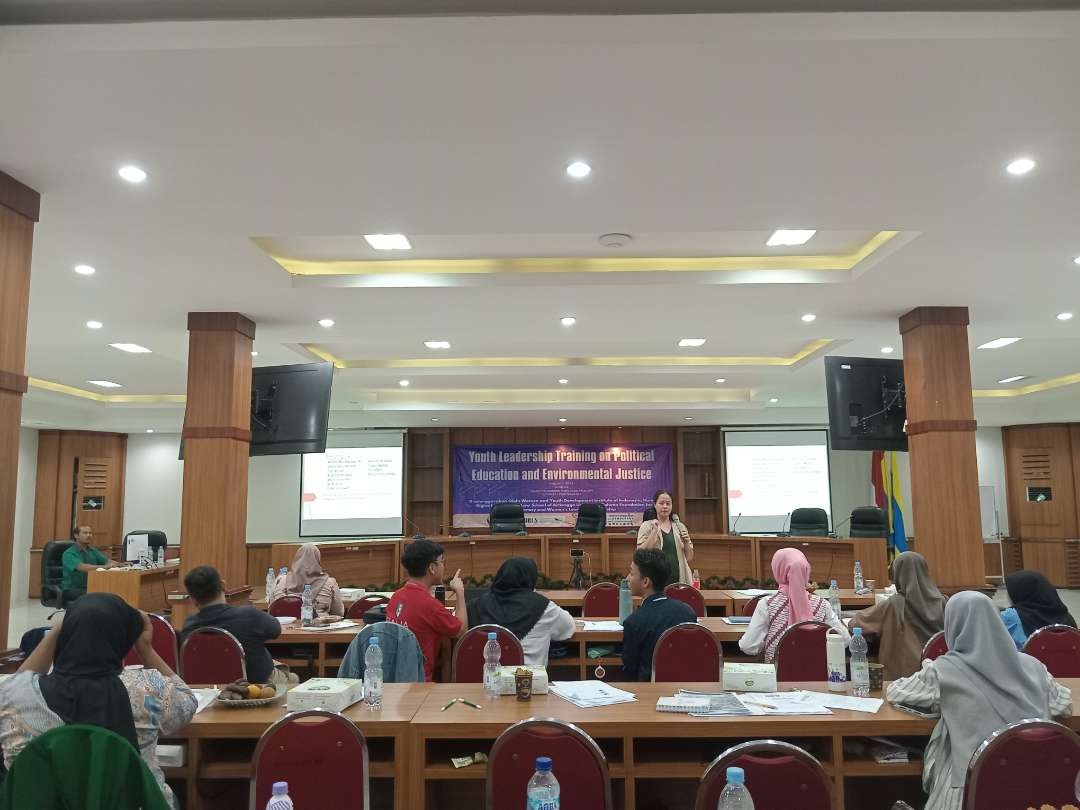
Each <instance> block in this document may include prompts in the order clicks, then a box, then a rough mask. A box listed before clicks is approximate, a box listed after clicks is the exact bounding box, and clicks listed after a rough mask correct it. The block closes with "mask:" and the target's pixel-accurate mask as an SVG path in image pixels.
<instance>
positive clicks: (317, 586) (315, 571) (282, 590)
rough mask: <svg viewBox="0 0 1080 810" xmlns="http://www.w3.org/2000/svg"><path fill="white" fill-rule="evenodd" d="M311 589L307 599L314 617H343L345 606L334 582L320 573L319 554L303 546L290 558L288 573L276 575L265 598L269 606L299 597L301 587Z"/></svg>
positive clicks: (302, 592) (314, 546) (310, 547)
mask: <svg viewBox="0 0 1080 810" xmlns="http://www.w3.org/2000/svg"><path fill="white" fill-rule="evenodd" d="M305 585H310V586H311V596H312V599H313V600H314V603H315V613H316V615H318V616H338V617H340V616H344V615H345V605H344V603H343V602H342V601H341V588H339V587H338V583H337V580H336V579H334V578H333V577H332V576H329V575H328V574H325V573H323V570H322V553H321V552H320V551H319V547H318V546H317V545H315V544H314V543H304V545H302V546H300V548H298V549H297V550H296V554H295V556H293V561H292V567H291V568H290V569H289V573H288V574H285V575H280V574H279V575H278V578H277V579H276V580H275V581H274V588H273V590H272V591H270V593H268V594H267V596H266V604H267V606H269V604H270V603H271V602H273V601H274V600H275V599H279V598H281V597H282V596H303V595H304V586H305Z"/></svg>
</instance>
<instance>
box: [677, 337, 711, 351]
mask: <svg viewBox="0 0 1080 810" xmlns="http://www.w3.org/2000/svg"><path fill="white" fill-rule="evenodd" d="M704 345H705V338H683V339H682V340H680V341H679V348H681V349H686V348H691V349H693V348H697V347H698V346H704Z"/></svg>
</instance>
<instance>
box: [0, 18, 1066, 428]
mask: <svg viewBox="0 0 1080 810" xmlns="http://www.w3.org/2000/svg"><path fill="white" fill-rule="evenodd" d="M24 5H25V4H24ZM42 5H43V6H45V7H51V8H52V9H53V10H55V11H56V13H57V14H58V15H60V16H58V17H57V19H69V18H70V19H74V17H64V16H62V15H63V14H69V13H70V14H74V13H75V11H77V10H78V9H79V8H80V7H82V8H85V6H84V4H82V3H78V2H69V3H44V4H42ZM102 5H103V6H111V7H113V8H120V7H122V6H124V5H125V4H123V3H113V4H102ZM151 5H155V4H151ZM168 5H169V4H167V3H162V4H160V6H161V7H164V6H168ZM237 5H243V4H237ZM253 6H254V4H249V7H253ZM5 7H6V6H5ZM63 9H67V10H68V11H66V12H65V11H63ZM238 16H245V15H238ZM24 19H28V18H24ZM1078 46H1080V12H1049V11H1048V12H1038V13H1022V14H1021V13H967V14H950V13H934V14H884V13H882V14H792V15H785V14H773V15H756V14H742V15H736V16H724V15H699V16H685V15H684V16H649V17H630V16H623V17H606V18H600V17H588V16H575V17H559V16H549V17H531V18H530V17H495V18H460V17H458V18H453V17H448V18H439V19H425V18H416V19H336V20H291V21H268V20H262V21H246V22H172V23H143V24H129V25H109V24H99V25H92V26H85V25H34V26H26V27H22V26H12V25H9V26H6V27H0V98H2V99H3V124H2V126H0V170H3V171H6V172H8V173H9V174H11V175H13V176H15V177H16V178H18V179H19V180H21V181H23V182H25V183H27V184H28V185H30V186H32V187H34V188H36V189H38V190H39V191H40V192H41V193H42V216H41V223H40V224H39V226H38V228H37V231H36V237H35V246H34V261H33V278H32V289H31V304H30V307H31V311H30V322H29V336H28V373H29V374H30V375H31V376H32V377H33V378H35V379H36V380H42V381H46V382H48V383H52V384H58V385H61V386H71V387H74V388H76V389H80V390H84V391H92V392H93V393H94V394H95V395H106V396H107V395H110V394H116V395H119V396H123V397H126V396H136V397H148V398H149V400H148V401H142V402H106V401H95V400H92V399H88V398H86V397H83V396H72V395H70V393H58V392H56V391H55V390H46V389H44V388H42V387H33V388H32V389H31V391H30V393H29V394H28V395H27V397H26V400H25V406H24V411H25V414H24V417H25V419H24V421H25V423H26V424H28V425H30V426H34V427H44V426H59V427H70V428H75V427H85V428H98V429H115V430H125V431H141V430H144V429H149V428H153V429H155V430H162V431H164V430H173V431H175V430H177V429H178V428H179V426H180V424H181V421H182V404H179V403H178V402H177V401H176V398H177V396H178V395H182V394H183V391H184V386H185V375H186V370H185V367H186V346H187V336H186V332H185V328H186V326H185V324H186V314H187V312H189V311H201V310H223V311H224V310H235V311H239V312H242V313H244V314H245V315H247V316H248V317H250V318H252V319H253V320H254V321H255V322H256V323H257V335H256V341H255V343H256V349H257V350H258V351H259V356H258V358H256V363H257V364H265V365H271V364H279V363H293V362H304V361H309V360H311V359H314V358H316V357H320V356H322V357H333V358H335V359H336V360H337V361H339V363H340V365H341V368H339V370H338V371H337V373H336V377H335V385H334V401H333V414H332V424H335V425H336V426H339V427H346V426H348V427H352V426H416V425H431V424H433V423H432V421H431V420H432V419H438V420H439V424H440V425H443V426H447V425H449V426H452V425H557V424H567V425H579V424H580V425H584V424H680V425H682V424H687V421H686V417H688V416H689V417H691V418H692V420H693V424H755V423H790V424H808V423H821V422H822V421H823V420H824V418H825V408H824V405H825V394H824V386H823V364H822V357H823V356H824V355H825V354H829V353H833V354H850V355H866V356H881V355H880V354H879V352H880V348H881V347H882V346H886V345H888V346H893V347H895V348H896V351H895V353H893V354H892V355H891V356H892V357H901V356H902V352H901V344H900V339H899V336H898V334H897V319H898V317H899V316H900V315H901V314H903V313H904V312H906V311H908V310H909V309H911V308H912V307H915V306H920V305H935V306H955V305H959V306H967V307H969V308H970V312H971V322H972V323H971V329H970V336H971V343H972V346H973V347H974V346H975V345H977V344H980V343H982V342H984V341H987V340H990V339H992V338H996V337H1000V336H1017V337H1022V338H1023V340H1022V341H1020V342H1019V343H1016V344H1013V345H1012V346H1008V347H1006V348H1003V349H998V350H993V351H989V350H975V349H974V348H973V350H972V376H973V380H972V383H973V387H974V388H975V389H978V390H979V391H987V390H992V391H999V392H1000V391H1002V390H1006V391H1008V392H1009V393H1012V392H1013V391H1014V390H1017V389H1021V388H1022V387H1023V386H1025V385H1036V386H1038V385H1040V384H1042V383H1046V382H1049V381H1054V380H1058V379H1059V378H1062V377H1066V376H1067V375H1073V374H1077V373H1078V372H1080V267H1078V266H1077V265H1076V264H1074V263H1073V258H1074V257H1077V256H1080V228H1078V225H1077V220H1076V212H1077V211H1080V158H1078V157H1077V151H1076V148H1075V146H1076V137H1077V132H1080V108H1078V107H1077V105H1076V103H1075V100H1076V99H1075V82H1074V81H1073V79H1074V77H1075V76H1077V75H1080V47H1078ZM1019 155H1030V156H1031V157H1033V158H1035V159H1036V160H1037V161H1038V166H1037V167H1036V169H1035V170H1034V171H1033V172H1031V173H1030V174H1029V175H1027V176H1024V177H1020V178H1018V177H1011V176H1009V175H1008V174H1006V173H1005V170H1004V166H1005V164H1006V163H1007V162H1009V161H1010V160H1012V159H1013V158H1015V157H1017V156H1019ZM577 159H584V160H587V161H588V162H589V163H590V164H591V165H592V168H593V172H592V174H591V175H590V176H589V177H588V178H586V179H584V180H578V181H575V180H572V179H570V178H568V177H567V176H566V174H565V172H564V168H565V166H566V165H567V164H568V163H570V162H571V161H573V160H577ZM125 163H136V164H138V165H140V166H142V167H143V168H145V169H146V170H147V171H148V172H149V173H150V177H149V179H148V180H147V181H146V182H145V183H144V184H142V185H139V186H132V185H129V184H127V183H125V182H123V181H122V180H120V179H119V178H118V177H117V175H116V170H117V168H118V167H119V166H120V165H123V164H125ZM777 227H796V228H817V229H818V230H819V233H818V234H817V235H816V236H815V237H814V239H812V240H811V241H810V242H808V243H807V244H806V245H804V246H802V247H799V248H784V249H775V250H774V249H771V248H768V247H766V246H765V244H764V241H765V239H766V238H767V236H768V234H769V233H770V232H771V231H772V230H773V229H774V228H777ZM886 231H887V232H893V231H895V232H896V235H895V238H891V239H890V240H889V241H887V242H885V243H883V244H881V245H880V246H877V247H875V249H874V250H873V251H872V252H871V253H870V254H868V255H866V256H864V257H862V258H859V259H858V260H857V261H853V262H847V263H846V264H845V263H844V262H840V263H837V262H835V261H833V262H828V261H822V260H819V259H818V258H817V257H821V256H825V255H829V256H832V257H833V258H836V257H843V256H850V255H853V254H852V251H855V250H857V249H858V247H859V246H860V245H863V244H865V243H866V240H867V239H870V238H872V237H873V235H875V234H878V233H881V232H886ZM378 232H402V233H405V234H408V235H409V236H410V237H411V238H412V241H413V244H414V250H413V251H410V252H408V253H406V254H404V255H402V254H398V253H393V254H386V253H380V252H376V251H373V250H371V249H370V248H369V247H367V245H366V243H364V242H363V240H362V238H361V236H362V234H365V233H378ZM609 232H621V233H628V234H631V235H632V236H633V240H632V241H631V242H629V243H628V244H627V245H626V246H624V247H622V248H616V249H612V248H607V247H604V246H602V245H601V244H600V243H599V242H598V241H597V238H598V236H600V235H601V234H605V233H609ZM283 256H284V257H287V258H291V259H294V260H300V261H302V262H304V265H303V266H304V267H306V268H308V269H312V268H315V269H318V272H319V273H322V272H323V270H325V268H327V267H330V266H331V265H330V263H331V262H335V261H336V262H347V263H348V264H343V265H334V266H336V267H339V268H340V267H345V268H346V270H345V271H343V272H341V273H338V272H334V273H329V274H325V275H322V274H314V275H312V274H307V275H301V274H293V273H290V272H289V271H288V269H287V267H292V266H291V265H288V263H287V262H285V263H283V262H282V261H281V260H282V257H283ZM733 256H735V257H742V258H743V259H745V261H743V262H742V264H740V265H739V266H738V267H729V266H728V264H730V262H728V259H729V258H730V257H733ZM694 257H705V261H704V265H705V266H704V268H697V269H685V266H684V265H683V264H680V260H682V259H688V258H689V259H691V260H692V259H694ZM776 257H782V258H776ZM402 259H404V260H412V261H414V262H418V263H414V264H412V265H385V264H378V265H372V264H370V263H371V262H374V261H378V262H386V261H397V260H402ZM455 259H465V260H479V259H485V260H491V261H490V262H488V263H486V264H483V266H484V267H485V268H488V269H486V270H483V271H482V272H473V271H470V272H464V273H463V272H458V270H459V269H460V268H458V267H457V266H456V265H454V264H453V263H452V262H450V261H448V260H455ZM631 259H633V260H637V259H644V261H637V262H636V264H635V263H634V262H631V261H629V260H631ZM534 260H535V261H540V262H542V263H544V266H545V267H548V269H550V270H551V272H530V271H529V270H528V268H529V267H536V266H539V265H530V264H528V261H534ZM559 262H561V263H559ZM78 263H88V264H91V265H93V266H94V267H96V268H97V273H96V274H95V275H93V276H89V277H84V276H79V275H76V274H75V273H74V272H73V271H72V268H73V266H74V265H75V264H78ZM631 264H634V268H633V269H632V270H627V269H626V268H627V267H629V266H630V265H631ZM821 264H824V265H828V267H827V268H826V269H821V268H815V265H821ZM848 264H850V265H851V266H847V265H848ZM549 265H550V267H549ZM622 265H625V266H622ZM515 268H516V269H515ZM522 268H525V269H524V270H523V269H522ZM294 269H295V268H294ZM1072 310H1075V311H1076V312H1077V318H1075V319H1074V320H1072V321H1064V322H1063V321H1059V320H1057V319H1056V318H1055V315H1056V314H1057V313H1058V312H1061V311H1072ZM807 312H810V313H814V314H815V315H816V316H817V318H816V320H814V321H813V322H812V323H804V322H803V321H802V320H800V316H801V315H802V314H804V313H807ZM564 315H573V316H574V317H576V318H577V323H576V324H575V325H574V326H572V327H564V326H562V325H560V322H559V319H560V317H562V316H564ZM327 317H329V318H333V319H334V320H335V325H334V326H333V328H331V329H324V328H322V327H320V326H318V325H317V323H316V322H317V321H318V320H319V319H320V318H327ZM90 319H95V320H99V321H101V322H103V323H104V328H102V329H100V330H97V331H91V330H88V329H87V328H86V327H85V325H84V324H85V322H86V321H87V320H90ZM683 337H702V338H706V339H707V342H706V344H705V345H704V346H702V347H700V348H695V349H680V348H678V347H677V346H676V343H677V341H678V340H679V339H680V338H683ZM425 340H447V341H450V342H451V344H452V348H451V349H450V350H442V351H432V350H429V349H427V348H425V347H424V345H423V341H425ZM111 342H134V343H139V344H141V345H143V346H147V347H149V348H151V349H152V350H153V353H152V354H144V355H129V354H124V353H122V352H118V351H116V350H114V349H111V348H108V346H107V344H108V343H111ZM688 358H711V359H709V360H701V359H697V360H689V359H688ZM1017 374H1023V375H1029V376H1030V378H1029V379H1026V380H1023V381H1021V382H1019V383H1015V384H1013V385H1007V384H1006V385H1002V384H999V383H998V382H997V381H998V380H999V379H1002V378H1005V377H1008V376H1011V375H1017ZM560 378H563V379H567V380H568V383H567V384H565V385H561V384H559V383H558V380H559V379H560ZM717 378H723V379H724V380H725V381H726V382H724V383H716V382H714V381H715V380H716V379H717ZM91 379H111V380H115V381H117V382H119V383H122V384H123V386H124V387H123V388H122V389H116V390H114V391H105V390H102V389H98V388H95V387H94V386H92V385H89V384H88V383H87V381H88V380H91ZM402 379H408V380H409V381H410V385H409V387H408V388H407V389H406V388H402V387H401V386H399V384H398V383H399V380H402ZM772 398H776V399H777V400H778V401H777V402H775V403H772V402H770V399H772ZM159 400H160V401H159ZM1078 405H1080V385H1077V384H1068V385H1061V386H1060V387H1056V388H1052V389H1051V390H1036V391H1033V392H1032V393H1027V394H1022V395H1015V396H1011V395H1010V396H994V397H989V396H980V397H979V398H977V399H976V411H977V417H978V419H979V422H980V424H986V425H1000V424H1010V423H1015V422H1033V421H1052V420H1073V419H1077V418H1078V417H1080V414H1078V411H1080V408H1078ZM559 417H563V418H566V419H567V422H566V423H559V422H558V421H557V420H558V418H559Z"/></svg>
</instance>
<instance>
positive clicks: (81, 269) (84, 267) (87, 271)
mask: <svg viewBox="0 0 1080 810" xmlns="http://www.w3.org/2000/svg"><path fill="white" fill-rule="evenodd" d="M75 272H76V273H78V274H79V275H80V276H92V275H94V273H96V272H97V270H95V269H94V268H93V267H91V266H90V265H88V264H77V265H75Z"/></svg>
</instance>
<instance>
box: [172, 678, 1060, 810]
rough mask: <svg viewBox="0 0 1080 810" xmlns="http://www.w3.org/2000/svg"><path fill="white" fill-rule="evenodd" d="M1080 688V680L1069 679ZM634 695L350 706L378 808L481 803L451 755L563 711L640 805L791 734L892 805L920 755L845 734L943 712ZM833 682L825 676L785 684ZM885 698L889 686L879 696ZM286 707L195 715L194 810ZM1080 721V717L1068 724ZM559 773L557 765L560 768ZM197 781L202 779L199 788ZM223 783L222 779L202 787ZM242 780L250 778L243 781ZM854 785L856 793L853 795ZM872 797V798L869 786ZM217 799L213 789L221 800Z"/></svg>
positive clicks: (435, 809)
mask: <svg viewBox="0 0 1080 810" xmlns="http://www.w3.org/2000/svg"><path fill="white" fill-rule="evenodd" d="M1062 683H1063V684H1065V685H1066V686H1068V687H1069V688H1070V689H1072V690H1073V691H1074V692H1076V690H1078V689H1080V678H1066V679H1062ZM617 685H618V686H619V687H621V688H623V689H626V690H628V691H630V692H633V693H634V694H635V695H636V697H637V701H636V702H634V703H627V704H620V705H616V706H605V707H599V708H590V709H580V708H578V707H576V706H574V705H573V704H572V703H569V702H567V701H565V700H562V699H561V698H559V697H556V696H555V695H552V694H548V695H534V696H533V698H532V700H530V701H528V702H518V701H517V700H516V699H514V698H513V697H512V696H509V697H503V698H499V699H498V700H495V701H489V700H485V699H484V697H483V688H482V686H481V685H480V684H387V685H386V686H385V689H384V695H383V709H382V710H381V711H379V712H370V711H367V710H366V709H364V708H363V707H362V705H359V704H358V705H355V706H352V707H350V708H349V709H347V710H346V712H345V715H346V716H347V717H349V718H350V719H351V720H353V722H355V723H356V724H357V725H358V726H359V727H360V729H361V731H363V732H364V735H365V736H366V737H367V739H368V747H369V752H370V757H371V763H372V765H371V776H372V778H373V782H372V807H373V808H374V809H375V810H389V809H390V808H391V807H392V808H394V810H406V808H407V809H408V810H461V809H462V808H476V807H481V806H482V805H483V801H482V793H483V785H484V779H485V778H486V776H487V765H486V764H475V765H470V766H468V767H465V768H461V769H457V768H454V767H453V766H452V765H451V763H450V758H451V757H457V756H466V755H471V754H473V753H474V752H476V751H483V752H485V753H488V752H490V750H491V745H492V743H493V742H494V740H495V738H496V737H498V735H499V734H500V733H502V732H503V731H504V730H505V729H506V728H507V727H509V726H510V725H512V724H513V723H515V722H517V721H518V720H524V719H526V718H529V717H555V718H558V719H560V720H565V721H567V722H570V723H573V724H575V725H577V726H579V727H580V728H582V729H584V730H585V731H586V732H588V733H589V734H590V735H591V736H592V737H593V738H594V739H596V741H597V743H598V744H599V745H600V748H601V750H602V751H603V752H604V754H605V756H606V757H607V760H608V767H609V770H610V774H611V779H612V783H613V793H614V795H615V804H616V807H618V808H622V809H623V810H635V808H644V807H647V806H649V803H650V801H651V800H654V799H656V798H658V797H660V798H663V799H664V800H665V801H666V805H667V806H669V807H677V808H687V809H688V808H691V807H693V795H694V791H695V790H696V789H697V783H698V780H699V779H700V778H701V776H702V774H703V773H704V772H705V768H706V767H707V766H708V764H709V762H710V761H711V760H712V759H713V758H714V757H716V756H717V755H718V754H719V753H721V752H722V751H723V750H724V749H726V748H727V747H728V746H730V745H734V744H736V743H737V742H740V741H743V740H747V739H761V738H773V739H783V740H788V741H791V742H794V743H797V744H798V745H800V746H802V747H803V748H805V749H806V750H808V751H810V752H811V753H812V754H813V755H814V756H816V757H817V758H818V759H819V760H820V761H821V762H822V764H823V766H824V768H825V772H826V773H827V774H828V775H829V776H830V777H831V778H832V779H833V781H834V784H835V786H836V789H835V790H834V791H833V810H845V801H847V804H846V807H847V808H848V810H877V808H878V807H879V806H880V807H881V808H888V807H889V806H890V805H891V804H892V801H893V799H894V798H896V796H895V795H894V793H893V791H894V790H895V789H896V788H895V786H896V785H897V784H898V782H897V781H894V780H889V779H888V777H900V778H901V779H900V780H899V783H900V784H901V785H902V786H906V790H907V792H908V793H912V792H914V793H917V792H918V791H919V789H920V788H919V775H920V774H921V773H922V761H921V760H917V759H914V760H913V761H911V762H908V763H892V764H879V763H877V762H875V761H874V760H873V758H871V757H868V756H866V755H862V754H851V753H848V752H845V750H844V742H845V741H852V740H865V738H867V737H869V736H879V737H882V736H889V737H893V738H901V739H902V740H903V741H904V742H906V743H908V744H912V745H918V746H923V745H925V743H926V741H927V738H928V737H929V736H930V733H931V731H932V730H933V728H934V723H935V722H936V721H934V720H928V719H923V718H919V717H915V716H913V715H910V714H905V713H903V712H899V711H897V710H895V709H893V708H892V707H891V706H889V705H888V704H887V703H886V704H884V705H883V706H882V707H881V709H880V710H879V711H878V712H876V713H874V714H870V713H866V712H853V711H844V710H838V709H834V710H833V713H832V714H830V715H804V716H772V717H749V718H747V717H709V718H699V717H690V716H689V715H685V714H667V713H661V712H657V711H656V709H655V706H656V700H657V698H658V697H661V696H664V695H672V694H674V693H675V691H676V690H677V689H678V688H680V687H684V688H688V689H699V690H703V691H705V690H708V691H716V689H717V684H715V683H702V684H670V683H668V684H653V683H629V684H617ZM793 687H801V688H806V689H812V690H815V691H826V690H827V685H826V684H824V683H814V684H781V688H782V689H784V690H786V689H789V688H793ZM876 696H877V697H881V695H880V694H879V695H876ZM457 697H464V698H468V699H470V700H473V701H475V702H476V703H479V704H481V705H482V706H483V707H484V708H483V709H480V710H477V709H473V708H471V707H468V706H466V705H463V704H456V705H454V706H452V707H451V708H450V709H449V710H447V711H441V709H442V707H443V706H445V705H446V704H447V703H448V702H449V701H450V700H451V699H452V698H457ZM284 714H285V707H284V705H276V706H273V707H270V708H259V709H222V708H220V707H218V706H211V707H210V708H208V709H206V710H204V711H203V712H201V713H200V714H198V715H196V717H195V719H194V720H193V721H192V722H191V724H190V725H189V726H188V727H187V728H186V729H184V730H183V731H181V732H180V733H179V734H178V735H176V737H177V738H180V739H182V740H186V741H187V742H188V755H187V764H186V765H185V766H184V768H180V769H173V768H167V769H166V775H167V777H168V778H169V779H170V781H172V782H173V783H174V785H177V786H178V788H179V789H180V790H181V791H183V794H185V795H186V796H187V799H188V800H187V802H186V803H185V807H186V808H187V810H211V808H213V809H214V810H216V808H219V807H234V806H237V805H236V804H235V797H236V795H237V794H236V793H233V794H229V795H230V796H231V798H232V801H233V803H232V804H230V803H228V802H229V800H228V799H226V800H225V803H221V799H222V797H224V796H225V795H226V791H225V789H224V788H225V787H227V786H223V785H222V781H220V780H233V781H234V786H235V787H236V788H237V789H238V790H242V791H243V792H242V794H241V795H243V796H244V797H245V798H244V801H245V802H246V795H247V794H246V789H247V778H248V775H249V773H250V759H251V753H252V751H253V750H254V746H255V742H256V740H257V738H258V736H259V735H260V734H262V732H263V731H265V730H266V728H267V727H269V726H270V724H271V723H273V722H275V721H276V720H278V719H280V718H281V717H283V716H284ZM1067 724H1068V725H1069V726H1070V727H1071V728H1073V729H1080V718H1077V717H1075V716H1074V717H1073V718H1071V719H1069V720H1068V721H1067ZM556 775H557V774H556ZM198 779H202V780H204V787H203V789H200V788H199V786H198V785H197V784H196V782H197V780H198ZM206 780H219V781H218V787H217V788H212V787H209V786H206V785H205V782H206ZM238 780H243V783H242V785H236V782H237V781H238ZM845 794H847V795H845ZM867 794H868V795H869V796H870V798H863V796H865V795H867ZM215 797H216V798H215Z"/></svg>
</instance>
